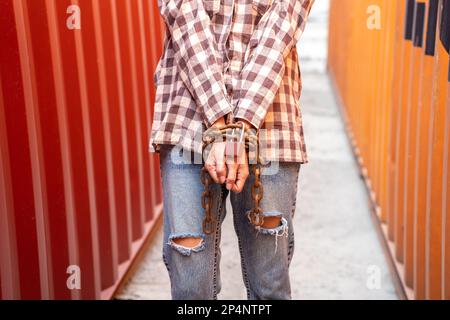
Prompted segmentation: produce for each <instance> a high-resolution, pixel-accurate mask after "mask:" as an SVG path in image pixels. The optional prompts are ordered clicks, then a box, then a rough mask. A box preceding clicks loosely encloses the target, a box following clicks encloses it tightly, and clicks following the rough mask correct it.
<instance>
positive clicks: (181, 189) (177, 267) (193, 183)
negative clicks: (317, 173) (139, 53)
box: [150, 0, 314, 299]
mask: <svg viewBox="0 0 450 320" xmlns="http://www.w3.org/2000/svg"><path fill="white" fill-rule="evenodd" d="M313 2H314V0H158V7H159V10H160V13H161V16H162V18H163V20H164V22H165V25H166V33H165V41H164V52H163V54H162V57H161V59H160V61H159V63H158V66H157V68H156V71H155V73H154V82H155V85H156V97H155V104H154V117H153V123H152V132H151V138H150V152H157V153H159V156H160V167H161V178H162V187H163V194H164V207H163V210H164V244H163V259H164V262H165V265H166V267H167V270H168V273H169V277H170V281H171V293H172V298H173V299H217V295H218V293H219V292H220V289H221V280H220V270H219V263H220V259H221V250H220V238H221V225H222V222H223V219H224V217H225V215H226V206H225V201H226V199H227V197H228V195H230V201H231V206H232V210H233V219H234V227H235V231H236V234H237V237H238V242H239V250H240V257H241V266H242V274H243V280H244V284H245V287H246V289H247V298H248V299H291V298H292V297H291V288H290V279H289V264H290V262H291V259H292V255H293V250H294V230H293V225H292V219H293V216H294V212H295V203H296V198H297V182H298V176H299V171H300V166H301V164H305V163H307V162H308V158H307V152H306V147H305V141H304V135H303V127H302V117H301V110H300V104H299V100H300V93H301V74H300V68H299V60H298V54H297V48H296V44H297V42H298V40H299V38H300V36H301V35H302V33H303V31H304V29H305V24H306V21H307V18H308V15H309V12H310V10H311V7H312V5H313ZM233 124H235V125H236V124H238V127H237V129H236V126H235V127H233V128H235V129H236V130H233V133H234V132H236V133H239V132H240V133H244V132H245V136H246V137H247V136H248V135H250V133H251V132H256V137H257V152H258V153H257V154H258V156H257V157H258V158H257V159H256V162H257V164H258V163H259V164H260V168H262V170H263V171H264V170H266V169H267V171H270V172H271V174H261V172H259V171H258V172H259V173H258V174H256V173H255V172H257V171H255V170H250V167H256V165H257V164H251V163H250V161H249V153H250V151H249V150H250V149H249V148H248V145H247V148H240V147H238V148H239V150H241V149H242V150H243V151H239V152H236V153H231V155H233V156H232V157H230V156H229V154H228V152H229V151H227V148H228V147H230V146H231V147H232V148H234V147H235V146H239V145H241V146H242V143H241V144H239V141H237V140H233V141H232V144H227V141H226V140H220V139H218V140H217V141H216V140H214V141H213V143H211V144H210V145H208V152H207V155H205V154H206V152H205V150H206V147H205V143H204V137H205V132H208V131H209V132H211V130H213V131H214V130H216V131H215V132H222V133H223V132H226V133H227V132H229V131H226V126H227V125H233ZM224 128H225V129H224ZM239 128H241V130H239ZM221 130H222V131H221ZM224 130H225V131H224ZM224 136H226V134H225V135H224ZM233 139H234V138H233ZM233 142H237V144H236V143H235V144H233ZM241 142H242V140H241ZM199 155H200V158H199ZM199 159H200V161H198V160H199ZM258 159H259V162H258ZM196 160H197V161H196ZM249 164H250V165H249ZM203 168H205V169H206V170H207V172H208V175H209V177H210V178H209V181H211V182H212V183H210V184H207V186H206V189H205V186H204V183H205V181H203V183H202V179H201V177H200V176H201V174H202V169H203ZM273 168H275V170H273ZM269 169H270V170H269ZM256 175H258V176H256ZM255 180H258V181H255ZM256 183H258V184H259V183H261V185H262V186H263V190H264V195H262V194H261V195H260V199H259V203H258V205H259V207H258V209H259V215H260V218H259V220H258V219H256V220H258V221H259V223H257V222H255V219H251V218H250V217H251V213H252V209H253V208H254V204H255V195H254V193H255V190H253V193H252V189H254V187H255V184H256ZM256 187H258V186H256ZM205 192H206V195H207V200H205V199H204V198H205ZM202 195H203V198H202ZM202 201H203V205H202ZM206 202H208V203H207V204H206ZM206 206H207V207H208V209H207V210H208V212H209V214H210V215H212V218H213V220H211V221H214V223H212V226H211V228H210V229H209V230H208V232H206V230H205V215H206V214H207V212H206V213H205V211H207V210H205V207H206ZM211 221H209V222H211Z"/></svg>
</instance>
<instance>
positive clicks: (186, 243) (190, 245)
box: [172, 238, 203, 249]
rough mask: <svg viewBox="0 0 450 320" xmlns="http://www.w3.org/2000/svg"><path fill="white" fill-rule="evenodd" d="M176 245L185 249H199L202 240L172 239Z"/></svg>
mask: <svg viewBox="0 0 450 320" xmlns="http://www.w3.org/2000/svg"><path fill="white" fill-rule="evenodd" d="M172 242H174V243H175V244H176V245H178V246H181V247H185V248H186V249H194V248H197V247H199V246H200V245H201V244H202V242H203V239H202V238H174V239H172Z"/></svg>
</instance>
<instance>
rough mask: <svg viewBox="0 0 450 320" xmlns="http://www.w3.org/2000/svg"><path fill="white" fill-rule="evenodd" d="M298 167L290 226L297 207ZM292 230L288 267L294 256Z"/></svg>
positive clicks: (289, 242) (292, 223)
mask: <svg viewBox="0 0 450 320" xmlns="http://www.w3.org/2000/svg"><path fill="white" fill-rule="evenodd" d="M300 167H301V165H299V166H298V169H297V174H296V178H295V181H296V183H295V188H294V202H293V204H292V209H291V225H292V226H293V225H294V216H295V208H296V205H297V191H298V177H299V176H300ZM293 229H294V228H292V230H291V232H292V236H291V237H290V239H289V241H288V265H290V264H291V261H292V257H293V255H294V252H293V251H294V230H293Z"/></svg>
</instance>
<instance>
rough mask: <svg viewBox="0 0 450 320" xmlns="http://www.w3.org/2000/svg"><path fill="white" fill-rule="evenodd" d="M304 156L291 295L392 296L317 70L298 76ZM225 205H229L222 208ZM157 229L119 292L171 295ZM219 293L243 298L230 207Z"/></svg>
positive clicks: (323, 78)
mask: <svg viewBox="0 0 450 320" xmlns="http://www.w3.org/2000/svg"><path fill="white" fill-rule="evenodd" d="M303 79H304V81H303V82H304V92H303V97H302V99H303V100H302V104H303V106H304V107H303V121H304V124H305V133H306V139H307V140H306V141H307V147H308V151H309V156H310V163H309V164H308V165H304V166H303V167H302V169H301V174H300V178H299V183H300V187H299V195H298V196H299V199H298V202H297V203H298V207H297V211H296V216H295V233H296V249H295V250H296V251H295V254H294V258H293V260H292V265H291V280H292V290H293V298H294V299H396V298H397V297H396V294H395V290H394V286H393V283H392V280H391V277H390V274H389V271H388V267H387V264H386V261H385V257H384V254H383V251H382V248H381V245H380V243H379V240H378V238H377V234H376V231H375V230H376V229H375V227H374V225H373V222H372V220H371V216H370V211H369V206H368V198H367V194H366V191H365V189H364V184H363V181H362V180H361V177H360V176H359V173H358V168H357V165H356V162H355V161H354V159H353V156H352V152H351V149H350V145H349V143H348V140H347V137H346V135H345V131H344V127H343V124H342V121H341V118H340V115H339V112H338V108H337V106H336V102H335V100H334V97H333V95H332V92H331V88H330V84H329V81H328V77H327V76H326V75H325V74H322V73H308V74H304V75H303ZM228 212H231V208H228ZM161 246H162V233H161V232H159V233H158V234H157V236H156V238H155V241H154V243H153V244H152V245H151V248H150V250H149V251H148V253H147V254H146V256H145V258H144V259H143V261H142V263H141V265H140V266H139V268H138V270H137V271H136V273H135V275H134V276H133V277H132V278H131V279H130V281H129V283H128V284H127V285H126V286H125V288H124V289H123V291H122V292H121V293H119V295H118V296H117V298H118V299H170V286H169V279H168V276H167V272H166V270H165V266H164V264H163V262H162V260H161ZM222 252H223V258H222V263H221V274H222V283H223V289H222V292H221V294H220V295H219V298H220V299H245V297H246V294H245V289H244V286H243V284H242V280H241V277H240V276H237V275H240V274H241V268H240V259H239V252H238V245H237V239H236V236H235V234H234V229H233V225H232V214H228V215H227V218H226V220H225V223H224V229H223V240H222Z"/></svg>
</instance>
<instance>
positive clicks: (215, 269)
mask: <svg viewBox="0 0 450 320" xmlns="http://www.w3.org/2000/svg"><path fill="white" fill-rule="evenodd" d="M222 197H223V191H222V188H220V192H219V197H218V198H219V203H218V206H217V219H216V230H215V233H214V265H213V299H214V300H217V256H218V254H217V251H218V250H217V249H218V246H219V243H218V238H219V232H220V220H221V217H222Z"/></svg>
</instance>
